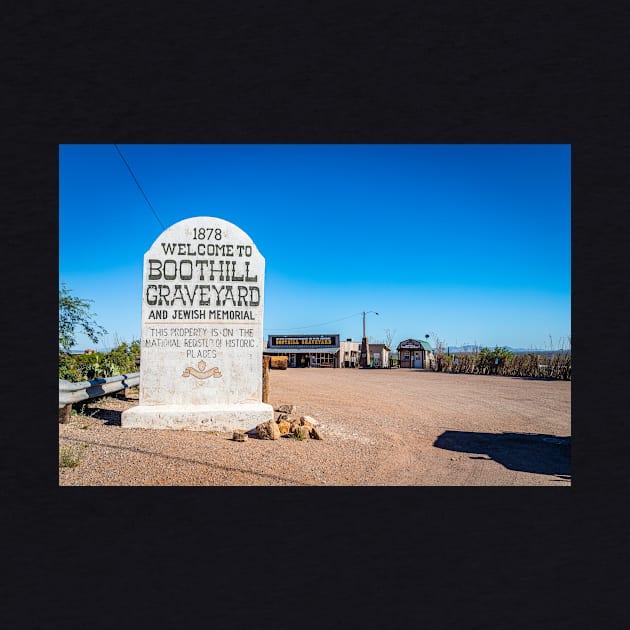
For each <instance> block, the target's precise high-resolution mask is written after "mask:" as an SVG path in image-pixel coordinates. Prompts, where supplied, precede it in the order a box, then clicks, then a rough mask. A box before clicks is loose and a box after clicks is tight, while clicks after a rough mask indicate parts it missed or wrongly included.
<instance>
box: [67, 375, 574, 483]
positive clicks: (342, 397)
mask: <svg viewBox="0 0 630 630" xmlns="http://www.w3.org/2000/svg"><path fill="white" fill-rule="evenodd" d="M270 398H271V400H270V403H271V404H272V405H273V406H274V407H277V406H278V405H280V404H283V403H290V404H295V405H296V406H297V413H298V414H299V415H310V416H313V417H314V418H316V420H317V421H318V427H319V428H320V429H321V432H322V433H323V437H324V439H323V440H321V441H320V440H313V439H310V440H303V441H299V440H295V439H291V438H281V439H279V440H273V441H272V440H258V439H251V438H250V439H249V440H247V441H246V442H235V441H233V440H232V439H231V437H232V434H231V433H215V432H200V431H172V430H150V429H123V428H122V427H121V426H120V414H121V412H122V411H123V410H124V409H127V408H129V407H131V406H134V405H137V404H138V391H137V388H136V389H134V390H131V391H130V392H128V395H127V397H126V398H123V397H116V396H110V397H107V398H103V399H100V400H94V401H92V402H91V403H88V404H87V405H86V409H85V411H84V412H83V414H81V415H73V416H72V419H71V421H70V422H69V423H67V424H60V425H59V446H60V449H64V450H66V449H71V450H72V451H73V452H79V453H81V458H80V462H79V464H78V466H76V467H74V468H71V467H60V468H59V484H60V485H62V486H76V485H79V486H87V485H96V486H129V485H133V486H146V485H149V486H198V485H204V486H205V485H207V486H252V485H264V486H268V485H280V486H287V485H288V486H295V485H305V486H311V485H331V486H333V485H334V486H340V485H341V486H355V485H370V486H377V485H379V486H380V485H386V486H389V485H403V486H410V485H413V486H416V485H417V486H427V485H428V486H468V485H470V486H488V485H490V486H512V485H517V486H522V485H551V486H570V485H571V470H570V433H571V383H570V382H566V381H544V380H533V379H522V378H508V377H497V376H477V375H466V374H442V373H434V372H425V371H422V370H408V369H392V370H357V369H289V370H272V371H271V375H270Z"/></svg>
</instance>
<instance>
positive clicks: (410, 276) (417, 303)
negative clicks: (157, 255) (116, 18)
mask: <svg viewBox="0 0 630 630" xmlns="http://www.w3.org/2000/svg"><path fill="white" fill-rule="evenodd" d="M118 146H119V148H120V150H121V151H122V153H123V155H124V156H125V158H126V160H127V161H128V163H129V165H130V166H131V168H132V170H133V172H134V174H135V176H136V177H137V179H138V181H139V182H140V185H141V186H142V188H143V190H144V192H145V194H146V196H147V198H148V199H149V201H150V202H151V205H152V206H153V208H154V210H155V212H156V213H157V215H158V217H159V219H160V220H161V222H162V223H163V225H164V226H165V227H166V228H168V227H169V226H171V225H172V224H174V223H176V222H178V221H181V220H182V219H185V218H188V217H194V216H214V217H219V218H222V219H225V220H227V221H231V222H232V223H235V224H236V225H238V226H239V227H240V228H241V229H243V230H244V231H245V232H246V233H247V234H249V236H250V237H251V238H252V239H253V241H254V242H255V243H256V245H257V246H258V249H259V250H260V252H261V253H262V255H263V256H264V257H265V259H266V281H265V316H264V334H265V338H266V336H267V335H268V334H281V333H291V334H297V333H339V334H340V335H341V336H342V338H344V339H345V338H348V337H351V338H353V339H355V340H360V338H361V335H362V321H363V320H362V312H363V311H377V312H378V313H379V315H375V314H374V313H370V314H368V315H367V320H366V321H367V334H368V336H370V337H371V338H372V340H373V341H380V340H383V339H384V338H385V336H386V331H387V330H388V329H389V331H392V332H394V331H395V332H394V345H396V344H397V343H398V342H400V341H402V340H403V339H407V338H409V337H413V338H419V339H424V335H425V334H430V335H431V338H430V340H429V341H430V343H432V344H434V340H435V337H436V336H437V337H439V338H440V339H442V340H444V341H445V342H446V343H447V344H449V345H451V346H454V345H462V344H464V343H469V344H472V343H477V344H479V345H485V346H492V347H494V346H495V345H505V346H512V347H523V348H545V347H549V345H550V339H549V337H550V336H551V339H552V342H553V346H554V347H559V346H560V340H561V339H563V340H564V344H563V345H564V346H565V347H566V346H567V340H568V337H569V336H570V335H571V205H570V204H571V147H570V145H363V144H361V145H154V144H152V145H126V144H122V145H118ZM162 231H163V229H162V227H161V225H160V223H159V221H158V219H157V218H156V216H155V215H154V214H153V212H152V211H151V208H150V207H149V205H148V204H147V202H146V201H145V199H144V197H143V196H142V194H141V192H140V190H139V189H138V187H137V186H136V183H135V182H134V180H133V178H132V176H131V175H130V173H129V171H128V169H127V167H126V165H125V164H124V162H123V161H122V159H121V157H120V155H119V154H118V152H117V151H116V148H115V146H114V145H113V144H111V145H60V147H59V282H60V284H61V283H65V284H66V286H67V288H69V289H70V291H71V292H72V294H73V295H76V296H78V297H81V298H84V299H90V300H93V303H92V305H91V307H92V311H93V312H94V313H95V314H96V319H97V321H98V322H99V323H100V324H101V325H102V326H104V327H105V328H106V329H107V330H108V333H109V334H108V335H107V336H106V337H104V338H103V339H102V340H101V342H100V343H98V344H94V343H93V342H91V341H90V340H89V339H88V338H87V337H85V336H84V335H79V337H78V345H77V349H79V350H83V349H85V348H88V347H90V348H92V347H96V348H97V349H101V348H104V349H107V348H109V347H112V346H114V345H115V341H116V339H120V340H125V341H131V340H132V339H135V338H139V336H140V328H141V324H140V320H141V299H142V260H143V256H144V253H145V252H146V251H147V249H149V247H150V246H151V245H152V243H153V241H154V240H155V239H156V238H157V237H158V236H159V235H160V233H161V232H162Z"/></svg>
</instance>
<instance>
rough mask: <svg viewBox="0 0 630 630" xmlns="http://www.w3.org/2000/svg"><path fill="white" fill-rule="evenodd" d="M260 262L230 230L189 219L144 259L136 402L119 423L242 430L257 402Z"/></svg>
mask: <svg viewBox="0 0 630 630" xmlns="http://www.w3.org/2000/svg"><path fill="white" fill-rule="evenodd" d="M264 276H265V259H264V258H263V257H262V255H261V254H260V252H259V251H258V249H257V247H256V245H255V244H254V243H253V241H252V239H251V238H250V237H249V236H248V235H247V234H246V233H245V232H244V231H243V230H241V229H240V228H239V227H238V226H236V225H234V224H233V223H229V222H228V221H225V220H223V219H218V218H214V217H195V218H191V219H185V220H184V221H180V222H179V223H175V224H174V225H172V226H171V227H170V228H168V229H167V230H165V231H164V232H163V233H162V234H161V235H160V236H159V237H158V238H157V240H156V241H155V242H154V243H153V245H152V246H151V247H150V249H149V251H147V253H146V254H145V255H144V271H143V283H142V336H141V360H140V404H139V405H138V406H137V407H133V408H131V409H128V410H127V411H125V412H124V413H123V414H122V421H121V424H122V426H123V427H143V428H156V429H162V428H172V429H192V430H202V431H203V430H209V431H230V430H233V429H237V428H244V429H250V428H252V427H254V426H255V425H257V424H259V423H261V422H264V421H266V420H269V419H271V418H273V408H272V407H271V405H268V404H265V403H263V402H262V369H261V364H262V350H263V340H262V331H263V304H264Z"/></svg>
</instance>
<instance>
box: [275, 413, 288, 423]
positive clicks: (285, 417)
mask: <svg viewBox="0 0 630 630" xmlns="http://www.w3.org/2000/svg"><path fill="white" fill-rule="evenodd" d="M288 419H289V414H288V413H279V414H278V417H277V418H276V422H281V421H282V420H288Z"/></svg>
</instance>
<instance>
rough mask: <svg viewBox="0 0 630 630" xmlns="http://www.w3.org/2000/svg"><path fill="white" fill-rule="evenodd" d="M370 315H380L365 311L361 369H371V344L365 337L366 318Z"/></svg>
mask: <svg viewBox="0 0 630 630" xmlns="http://www.w3.org/2000/svg"><path fill="white" fill-rule="evenodd" d="M368 313H374V314H375V315H378V313H377V312H376V311H363V339H362V340H361V367H364V368H366V367H370V344H369V343H368V340H367V337H366V335H365V316H366V315H367V314H368Z"/></svg>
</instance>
